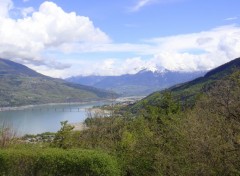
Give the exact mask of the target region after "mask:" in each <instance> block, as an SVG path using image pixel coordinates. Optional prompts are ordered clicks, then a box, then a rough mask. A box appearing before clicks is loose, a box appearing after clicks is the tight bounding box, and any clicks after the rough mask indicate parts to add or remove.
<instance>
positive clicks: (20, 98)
mask: <svg viewBox="0 0 240 176" xmlns="http://www.w3.org/2000/svg"><path fill="white" fill-rule="evenodd" d="M112 96H116V94H113V93H110V92H108V91H105V90H99V89H96V88H93V87H89V86H82V85H77V84H72V83H67V82H65V81H64V80H61V79H54V78H51V77H47V76H44V75H42V74H39V73H37V72H35V71H34V70H31V69H29V68H28V67H26V66H24V65H21V64H18V63H15V62H12V61H9V60H5V59H0V106H1V107H8V106H22V105H30V104H31V105H32V104H43V103H64V102H83V101H91V100H100V99H106V98H111V97H112Z"/></svg>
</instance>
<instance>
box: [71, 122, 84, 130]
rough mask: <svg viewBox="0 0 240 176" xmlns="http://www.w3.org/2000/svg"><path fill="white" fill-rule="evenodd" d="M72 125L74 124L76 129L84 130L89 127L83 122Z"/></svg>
mask: <svg viewBox="0 0 240 176" xmlns="http://www.w3.org/2000/svg"><path fill="white" fill-rule="evenodd" d="M70 125H72V126H74V129H73V130H74V131H82V130H86V129H87V128H88V127H87V126H86V125H85V124H84V123H83V122H79V123H71V124H70Z"/></svg>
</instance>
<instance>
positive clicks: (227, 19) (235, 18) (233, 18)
mask: <svg viewBox="0 0 240 176" xmlns="http://www.w3.org/2000/svg"><path fill="white" fill-rule="evenodd" d="M237 19H238V17H237V16H235V17H229V18H226V19H224V20H225V21H233V20H237Z"/></svg>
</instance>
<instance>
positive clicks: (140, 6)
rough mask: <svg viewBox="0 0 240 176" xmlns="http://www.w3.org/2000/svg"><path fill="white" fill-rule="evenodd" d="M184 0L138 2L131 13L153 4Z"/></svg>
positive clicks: (141, 0) (147, 0) (142, 0)
mask: <svg viewBox="0 0 240 176" xmlns="http://www.w3.org/2000/svg"><path fill="white" fill-rule="evenodd" d="M179 1H184V0H137V2H136V4H135V5H134V6H133V7H131V8H130V12H137V11H139V10H140V9H142V8H143V7H145V6H148V5H152V4H166V3H173V2H179Z"/></svg>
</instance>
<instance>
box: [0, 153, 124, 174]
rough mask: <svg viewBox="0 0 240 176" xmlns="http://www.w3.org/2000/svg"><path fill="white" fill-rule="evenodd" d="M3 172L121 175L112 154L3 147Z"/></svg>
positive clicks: (0, 158) (0, 159)
mask: <svg viewBox="0 0 240 176" xmlns="http://www.w3.org/2000/svg"><path fill="white" fill-rule="evenodd" d="M0 175H6V176H26V175H27V176H31V175H32V176H37V175H39V176H44V175H46V176H50V175H55V176H56V175H69V176H74V175H76V176H79V175H81V176H117V175H120V172H119V168H118V164H117V162H116V160H115V159H114V158H113V157H110V156H109V155H107V154H105V153H102V152H97V151H90V150H68V151H64V150H61V149H44V150H43V149H41V150H40V149H38V150H23V149H21V150H16V149H4V150H0Z"/></svg>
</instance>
